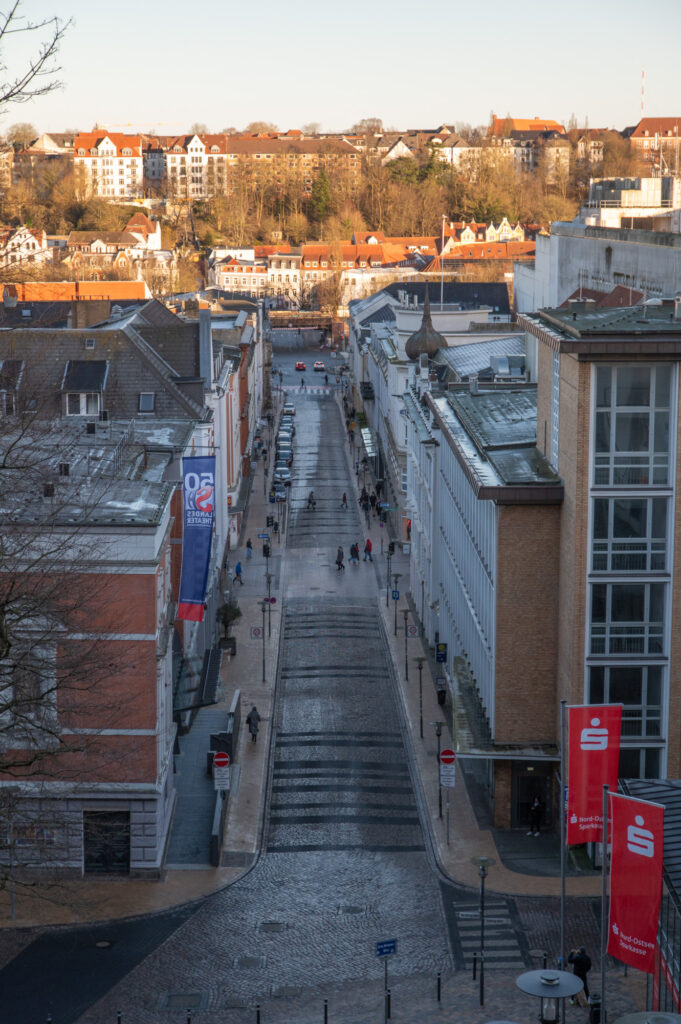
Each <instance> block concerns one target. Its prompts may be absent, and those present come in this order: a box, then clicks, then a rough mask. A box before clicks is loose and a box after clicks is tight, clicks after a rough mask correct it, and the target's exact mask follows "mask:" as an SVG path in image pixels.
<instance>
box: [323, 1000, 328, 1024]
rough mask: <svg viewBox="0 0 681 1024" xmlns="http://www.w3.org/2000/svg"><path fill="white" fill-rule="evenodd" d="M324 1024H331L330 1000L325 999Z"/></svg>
mask: <svg viewBox="0 0 681 1024" xmlns="http://www.w3.org/2000/svg"><path fill="white" fill-rule="evenodd" d="M324 1024H329V1000H328V999H325V1000H324Z"/></svg>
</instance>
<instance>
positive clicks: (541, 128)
mask: <svg viewBox="0 0 681 1024" xmlns="http://www.w3.org/2000/svg"><path fill="white" fill-rule="evenodd" d="M507 125H508V126H509V127H510V129H511V131H512V132H514V131H515V132H560V134H561V135H567V132H566V131H565V127H564V126H563V125H562V124H560V123H559V122H558V121H552V120H551V119H550V118H541V117H496V116H495V115H494V114H492V123H491V125H490V126H489V128H488V130H487V134H488V135H492V136H497V137H499V136H502V135H504V134H505V132H506V126H507Z"/></svg>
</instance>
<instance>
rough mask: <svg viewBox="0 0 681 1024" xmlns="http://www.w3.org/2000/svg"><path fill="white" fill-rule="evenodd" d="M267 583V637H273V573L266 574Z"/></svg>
mask: <svg viewBox="0 0 681 1024" xmlns="http://www.w3.org/2000/svg"><path fill="white" fill-rule="evenodd" d="M265 580H266V582H267V635H268V637H270V636H272V573H271V572H266V573H265Z"/></svg>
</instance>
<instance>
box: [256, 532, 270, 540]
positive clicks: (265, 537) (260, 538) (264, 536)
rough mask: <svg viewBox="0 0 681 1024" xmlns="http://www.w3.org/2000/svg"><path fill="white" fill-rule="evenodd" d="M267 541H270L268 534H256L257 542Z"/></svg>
mask: <svg viewBox="0 0 681 1024" xmlns="http://www.w3.org/2000/svg"><path fill="white" fill-rule="evenodd" d="M269 539H270V535H269V533H259V534H258V540H269Z"/></svg>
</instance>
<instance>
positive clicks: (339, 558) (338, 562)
mask: <svg viewBox="0 0 681 1024" xmlns="http://www.w3.org/2000/svg"><path fill="white" fill-rule="evenodd" d="M344 558H345V553H344V551H343V548H342V547H341V546H340V544H339V545H338V551H337V552H336V569H337V571H338V572H341V571H342V570H343V569H345V566H344V564H343V559H344Z"/></svg>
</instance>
